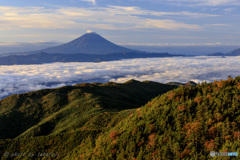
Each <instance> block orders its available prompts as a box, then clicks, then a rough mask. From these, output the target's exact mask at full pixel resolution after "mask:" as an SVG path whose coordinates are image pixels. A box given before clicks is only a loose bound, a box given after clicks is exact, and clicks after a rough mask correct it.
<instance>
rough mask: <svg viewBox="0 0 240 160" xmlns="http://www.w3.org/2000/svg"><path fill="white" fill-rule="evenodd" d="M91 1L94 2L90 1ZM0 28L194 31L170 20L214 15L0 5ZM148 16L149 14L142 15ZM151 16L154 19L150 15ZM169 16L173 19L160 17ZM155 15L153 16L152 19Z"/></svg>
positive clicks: (187, 25) (119, 8) (124, 9)
mask: <svg viewBox="0 0 240 160" xmlns="http://www.w3.org/2000/svg"><path fill="white" fill-rule="evenodd" d="M91 2H93V3H94V2H95V1H91ZM0 13H1V15H0V18H1V22H2V23H1V24H0V28H1V29H0V30H5V29H6V28H8V30H14V29H15V28H16V27H18V28H19V29H21V28H22V29H27V28H34V29H36V28H41V29H70V28H80V27H81V28H96V29H115V30H124V29H128V30H129V29H130V30H131V29H136V28H156V29H167V30H168V29H169V30H173V29H174V30H177V29H189V30H196V29H197V30H198V29H200V28H201V26H200V25H198V24H189V23H184V22H180V21H177V20H174V17H177V16H189V17H194V18H197V17H216V16H218V15H211V14H205V13H194V12H183V11H181V12H156V11H150V10H144V9H141V8H139V7H121V6H109V7H94V8H78V7H64V8H57V9H46V8H43V7H25V8H19V7H0ZM144 16H150V17H144ZM151 16H155V18H151ZM165 16H168V17H169V16H172V17H173V18H172V19H171V18H168V19H166V18H164V17H165ZM156 17H157V18H156Z"/></svg>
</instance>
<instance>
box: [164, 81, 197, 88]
mask: <svg viewBox="0 0 240 160" xmlns="http://www.w3.org/2000/svg"><path fill="white" fill-rule="evenodd" d="M166 84H168V85H173V86H178V87H179V86H185V85H186V86H196V85H197V83H195V82H193V81H188V82H187V83H179V82H168V83H166Z"/></svg>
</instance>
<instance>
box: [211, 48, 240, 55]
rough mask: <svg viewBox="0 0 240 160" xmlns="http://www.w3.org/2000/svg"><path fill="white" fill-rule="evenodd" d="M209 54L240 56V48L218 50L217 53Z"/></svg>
mask: <svg viewBox="0 0 240 160" xmlns="http://www.w3.org/2000/svg"><path fill="white" fill-rule="evenodd" d="M208 56H240V48H238V49H235V50H233V51H231V52H228V53H222V52H217V53H213V54H210V55H208Z"/></svg>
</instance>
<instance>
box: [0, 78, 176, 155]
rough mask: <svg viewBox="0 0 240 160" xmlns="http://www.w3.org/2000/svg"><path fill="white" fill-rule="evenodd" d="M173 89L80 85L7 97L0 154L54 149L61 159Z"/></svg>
mask: <svg viewBox="0 0 240 160" xmlns="http://www.w3.org/2000/svg"><path fill="white" fill-rule="evenodd" d="M173 88H174V87H173V86H169V85H164V84H160V83H155V82H138V81H134V80H130V81H128V82H126V83H124V84H116V83H106V84H100V83H93V84H79V85H75V86H66V87H61V88H57V89H52V90H50V89H46V90H40V91H35V92H29V93H25V94H20V95H12V96H9V97H7V98H5V99H3V100H1V101H0V126H1V127H0V138H1V139H4V140H1V141H0V150H1V151H0V152H1V154H3V153H4V152H5V151H11V152H33V153H37V152H50V151H51V152H55V153H56V152H59V153H60V156H59V157H58V158H59V159H62V158H63V157H64V156H66V155H67V154H69V152H70V151H72V150H74V148H76V147H77V146H79V144H80V143H81V142H82V141H83V140H84V141H85V140H86V139H88V140H92V145H93V144H94V143H93V142H94V139H95V138H96V136H97V135H98V134H99V133H100V132H102V131H105V130H108V128H112V127H113V126H115V125H116V124H117V123H118V122H119V121H121V120H122V119H124V118H126V117H127V116H128V115H129V114H130V113H132V112H133V111H134V110H135V109H134V108H136V107H140V106H141V105H143V104H145V103H146V102H147V101H149V100H150V99H152V98H154V97H155V96H157V95H159V94H162V93H165V92H167V91H168V90H171V89H173ZM9 122H10V123H9ZM86 137H88V138H86ZM89 144H91V143H89ZM92 147H93V146H92ZM2 158H4V157H2ZM16 158H19V159H22V158H26V159H27V157H16ZM45 158H46V157H45Z"/></svg>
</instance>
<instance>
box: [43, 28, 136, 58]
mask: <svg viewBox="0 0 240 160" xmlns="http://www.w3.org/2000/svg"><path fill="white" fill-rule="evenodd" d="M42 51H43V52H46V53H62V54H74V53H84V54H94V55H103V54H110V53H121V52H132V51H133V50H131V49H128V48H124V47H121V46H118V45H116V44H114V43H112V42H110V41H108V40H106V39H105V38H103V37H102V36H100V35H99V34H97V33H95V32H92V33H86V34H84V35H83V36H81V37H79V38H77V39H75V40H73V41H71V42H68V43H66V44H62V45H59V46H56V47H51V48H47V49H44V50H42Z"/></svg>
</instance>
